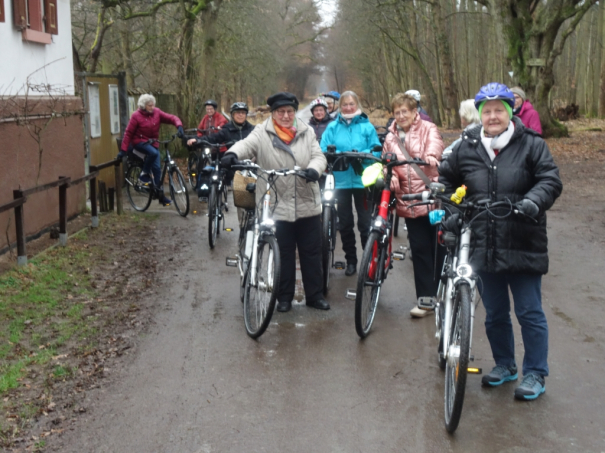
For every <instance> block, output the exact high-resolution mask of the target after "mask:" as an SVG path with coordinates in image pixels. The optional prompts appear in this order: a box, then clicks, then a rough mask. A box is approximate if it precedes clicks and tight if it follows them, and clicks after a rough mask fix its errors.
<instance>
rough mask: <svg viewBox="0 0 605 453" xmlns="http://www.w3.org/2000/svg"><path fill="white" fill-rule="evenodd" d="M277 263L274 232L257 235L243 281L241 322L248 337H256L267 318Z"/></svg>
mask: <svg viewBox="0 0 605 453" xmlns="http://www.w3.org/2000/svg"><path fill="white" fill-rule="evenodd" d="M280 266H281V262H280V256H279V248H278V246H277V240H276V239H275V236H264V237H261V238H259V241H258V248H257V264H256V268H255V269H251V268H250V267H248V270H247V272H246V276H245V284H244V323H245V325H246V332H247V333H248V335H249V336H250V337H252V338H258V337H260V336H261V335H262V334H263V333H264V332H265V330H267V327H268V326H269V323H270V322H271V316H273V310H274V309H275V301H276V299H277V293H278V291H279V279H280V269H281V268H280ZM253 273H254V275H255V283H254V284H252V274H253Z"/></svg>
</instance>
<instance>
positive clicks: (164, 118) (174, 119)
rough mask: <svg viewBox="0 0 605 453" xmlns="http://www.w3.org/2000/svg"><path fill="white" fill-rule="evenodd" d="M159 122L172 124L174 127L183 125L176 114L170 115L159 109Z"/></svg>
mask: <svg viewBox="0 0 605 453" xmlns="http://www.w3.org/2000/svg"><path fill="white" fill-rule="evenodd" d="M160 122H161V123H164V124H172V125H173V126H174V127H179V126H183V123H181V120H180V119H179V117H178V116H176V115H171V114H170V113H166V112H162V111H161V110H160Z"/></svg>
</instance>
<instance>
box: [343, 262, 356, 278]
mask: <svg viewBox="0 0 605 453" xmlns="http://www.w3.org/2000/svg"><path fill="white" fill-rule="evenodd" d="M355 272H357V264H356V263H347V269H346V270H345V275H346V276H347V277H350V276H351V275H353V274H354V273H355Z"/></svg>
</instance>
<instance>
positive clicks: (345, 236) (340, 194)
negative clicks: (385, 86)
mask: <svg viewBox="0 0 605 453" xmlns="http://www.w3.org/2000/svg"><path fill="white" fill-rule="evenodd" d="M360 105H361V104H360V103H359V98H358V97H357V95H356V94H355V93H354V92H352V91H345V92H344V93H343V94H342V95H341V96H340V113H339V114H338V116H337V117H336V119H335V120H334V121H332V122H331V123H330V124H328V127H327V128H326V130H325V131H324V133H323V136H322V137H321V150H322V151H323V152H324V153H325V152H326V151H327V149H328V146H329V145H334V146H336V152H337V153H343V152H350V151H353V150H356V151H359V152H360V153H370V152H372V148H374V146H376V145H378V146H380V141H379V140H378V135H377V134H376V129H375V128H374V126H373V125H372V123H370V121H369V120H368V117H367V115H366V114H365V113H362V111H361V108H360ZM380 154H381V152H377V153H375V155H376V156H377V157H380ZM334 178H335V180H336V198H337V199H338V222H339V230H340V239H341V241H342V249H343V250H344V252H345V259H346V260H347V269H346V271H345V274H346V275H353V274H354V273H355V272H356V271H357V251H356V246H355V232H354V231H353V228H354V227H355V218H354V217H353V203H352V200H354V201H355V209H356V211H357V229H358V230H359V235H360V236H361V247H362V249H363V248H364V247H365V245H366V241H367V240H368V236H369V234H370V221H371V217H370V216H371V213H370V211H369V203H367V201H366V200H365V190H364V187H363V183H362V182H361V175H356V174H355V171H354V170H353V168H352V167H351V166H349V169H348V170H346V171H339V172H334Z"/></svg>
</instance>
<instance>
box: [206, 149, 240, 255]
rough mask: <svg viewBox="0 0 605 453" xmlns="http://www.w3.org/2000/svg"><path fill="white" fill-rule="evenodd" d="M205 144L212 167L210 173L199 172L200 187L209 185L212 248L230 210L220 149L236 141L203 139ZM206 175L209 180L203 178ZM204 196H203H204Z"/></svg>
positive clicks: (209, 225) (209, 233)
mask: <svg viewBox="0 0 605 453" xmlns="http://www.w3.org/2000/svg"><path fill="white" fill-rule="evenodd" d="M201 142H202V145H204V155H205V156H206V157H207V158H208V164H209V166H211V167H212V170H211V172H210V173H209V174H206V175H204V174H203V173H202V172H203V171H204V169H202V170H201V171H200V172H199V173H198V185H197V187H198V189H204V184H205V185H206V186H207V187H208V213H207V214H206V215H207V216H208V244H209V245H210V248H211V249H214V246H215V245H216V239H217V236H218V235H219V234H220V229H221V221H223V227H224V223H225V216H224V214H223V212H224V211H227V212H229V206H228V204H227V186H226V185H225V176H226V174H227V173H226V171H225V170H224V169H221V153H220V149H221V148H222V147H224V146H229V145H232V144H233V143H234V142H229V143H226V144H225V143H221V144H216V145H215V144H212V143H210V142H207V141H206V140H202V141H201ZM204 176H206V177H207V178H208V180H207V181H204V180H203V178H204ZM202 198H203V197H202Z"/></svg>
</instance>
